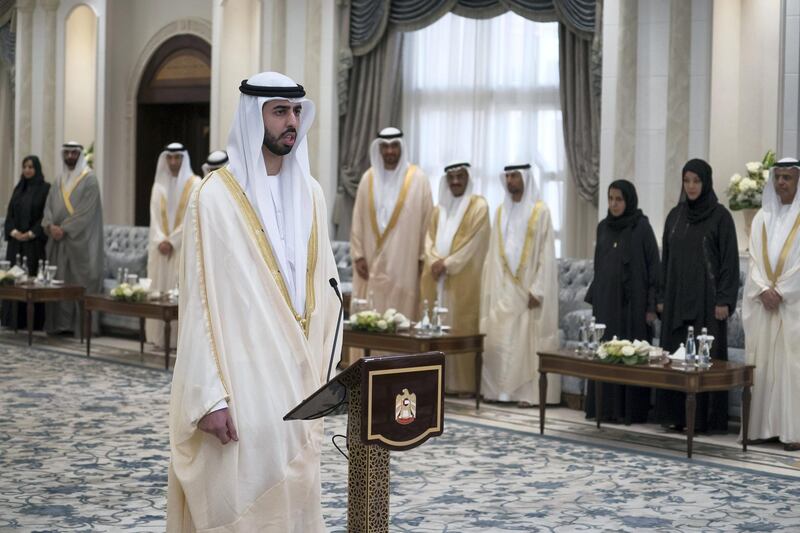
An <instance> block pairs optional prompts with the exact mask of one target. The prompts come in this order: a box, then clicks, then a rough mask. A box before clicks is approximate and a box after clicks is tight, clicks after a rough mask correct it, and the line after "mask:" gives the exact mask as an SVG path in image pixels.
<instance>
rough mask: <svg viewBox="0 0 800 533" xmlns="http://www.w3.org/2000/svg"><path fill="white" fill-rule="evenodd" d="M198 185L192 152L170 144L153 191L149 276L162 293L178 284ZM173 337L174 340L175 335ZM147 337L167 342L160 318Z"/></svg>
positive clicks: (150, 324)
mask: <svg viewBox="0 0 800 533" xmlns="http://www.w3.org/2000/svg"><path fill="white" fill-rule="evenodd" d="M198 185H200V178H199V177H197V176H195V175H194V172H193V171H192V165H191V160H190V159H189V152H188V151H187V150H186V148H185V147H184V146H183V145H182V144H181V143H178V142H174V143H170V144H168V145H167V146H166V148H164V151H162V152H161V154H160V155H159V156H158V162H157V163H156V175H155V179H154V180H153V189H152V192H151V193H150V237H149V239H150V243H149V244H148V247H147V277H148V278H150V280H151V281H152V283H151V285H150V287H151V289H152V290H154V291H159V292H162V293H163V292H165V291H169V290H171V289H174V288H175V287H176V286H177V285H178V266H179V264H180V258H181V245H182V243H183V222H184V218H185V214H186V207H187V206H188V205H189V198H190V197H191V194H192V191H193V190H194V189H195V188H196V187H197V186H198ZM172 339H173V340H172V342H173V343H175V342H176V339H175V336H173V337H172ZM147 340H149V341H150V342H153V343H155V344H157V345H159V346H163V345H164V323H163V322H162V321H161V320H148V321H147ZM173 347H174V346H173Z"/></svg>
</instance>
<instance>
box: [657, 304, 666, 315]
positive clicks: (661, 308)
mask: <svg viewBox="0 0 800 533" xmlns="http://www.w3.org/2000/svg"><path fill="white" fill-rule="evenodd" d="M663 312H664V304H656V313H663Z"/></svg>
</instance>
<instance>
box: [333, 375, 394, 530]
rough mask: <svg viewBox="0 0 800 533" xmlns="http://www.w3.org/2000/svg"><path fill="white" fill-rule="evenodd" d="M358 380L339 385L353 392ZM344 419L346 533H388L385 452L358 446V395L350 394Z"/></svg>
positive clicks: (387, 459) (367, 446)
mask: <svg viewBox="0 0 800 533" xmlns="http://www.w3.org/2000/svg"><path fill="white" fill-rule="evenodd" d="M360 380H361V376H360V375H359V374H357V373H356V374H352V375H351V376H349V379H348V380H347V382H345V383H343V385H345V386H346V387H347V388H348V389H350V390H354V388H355V389H356V390H357V387H358V386H359V385H360ZM347 414H348V416H347V450H348V452H347V453H348V456H349V458H350V461H349V466H348V473H347V478H348V479H347V531H348V533H388V531H389V451H388V450H385V449H383V448H381V447H379V446H375V445H365V444H364V443H362V442H361V439H360V438H359V435H360V433H361V395H360V394H351V395H350V398H349V405H348V413H347Z"/></svg>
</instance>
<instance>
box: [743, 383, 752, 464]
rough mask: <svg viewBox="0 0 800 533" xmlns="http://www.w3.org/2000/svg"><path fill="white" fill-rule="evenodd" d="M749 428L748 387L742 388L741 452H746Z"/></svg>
mask: <svg viewBox="0 0 800 533" xmlns="http://www.w3.org/2000/svg"><path fill="white" fill-rule="evenodd" d="M749 426H750V385H745V386H744V387H742V451H743V452H746V451H747V439H749V438H750V436H749V434H748V430H749Z"/></svg>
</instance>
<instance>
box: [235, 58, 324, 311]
mask: <svg viewBox="0 0 800 533" xmlns="http://www.w3.org/2000/svg"><path fill="white" fill-rule="evenodd" d="M246 83H247V85H248V86H250V87H254V88H255V89H258V88H262V89H263V88H276V89H278V90H277V91H274V92H275V93H280V89H281V88H286V89H287V90H286V91H285V93H286V94H287V95H292V96H289V97H287V96H280V95H277V96H252V95H249V94H245V93H242V94H241V96H240V97H239V107H238V109H237V110H236V115H235V116H234V119H233V126H232V127H231V132H230V134H229V135H228V148H227V152H228V161H229V162H228V167H229V169H230V171H231V173H232V174H233V175H234V176H235V177H236V179H237V180H238V181H239V183H240V184H241V186H242V188H243V189H244V190H245V193H246V194H247V197H248V198H249V199H250V201H251V203H252V204H253V206H254V207H255V208H256V212H257V213H258V216H259V218H260V219H261V223H262V225H263V227H264V229H265V231H266V233H267V237H268V239H269V242H270V245H271V247H272V252H273V254H274V255H275V258H276V260H277V261H278V264H279V265H280V269H281V274H282V276H283V279H284V282H285V283H286V286H287V288H288V290H289V296H290V298H291V300H292V305H293V307H294V309H295V311H297V312H298V313H300V314H303V312H304V310H305V300H306V264H307V263H308V239H309V236H310V234H311V224H312V217H311V216H310V214H311V213H312V212H313V209H314V200H313V196H312V183H311V181H312V180H313V178H312V177H311V172H310V170H309V164H308V145H307V140H306V134H307V133H308V130H309V129H310V128H311V124H312V123H313V121H314V111H315V109H314V103H313V102H312V101H311V100H309V99H307V98H305V96H304V95H305V92H304V91H302V86H300V85H298V84H297V83H296V82H295V81H294V80H292V79H291V78H289V77H288V76H285V75H283V74H280V73H278V72H262V73H260V74H256V75H255V76H252V77H251V78H249V79H248V80H246ZM298 90H299V91H300V92H301V93H302V95H303V96H294V95H295V94H298ZM272 100H287V101H288V102H290V103H291V104H296V103H299V104H301V105H302V111H301V113H300V124H299V126H298V128H297V134H296V139H295V143H294V146H293V147H292V150H291V151H290V152H289V153H288V154H286V155H285V156H283V164H282V166H281V171H280V176H279V179H280V198H273V194H272V191H271V189H270V187H269V186H268V183H267V167H266V164H265V163H264V156H263V154H262V153H261V147H262V145H263V142H264V118H263V115H262V109H263V106H264V104H266V103H267V102H269V101H272ZM275 203H280V205H281V206H282V212H283V220H282V223H281V226H282V227H283V228H284V235H283V236H282V235H281V234H280V231H279V226H278V220H277V218H276V216H277V215H276V212H275V208H274V204H275ZM318 223H320V224H325V223H327V221H324V220H323V221H318Z"/></svg>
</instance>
